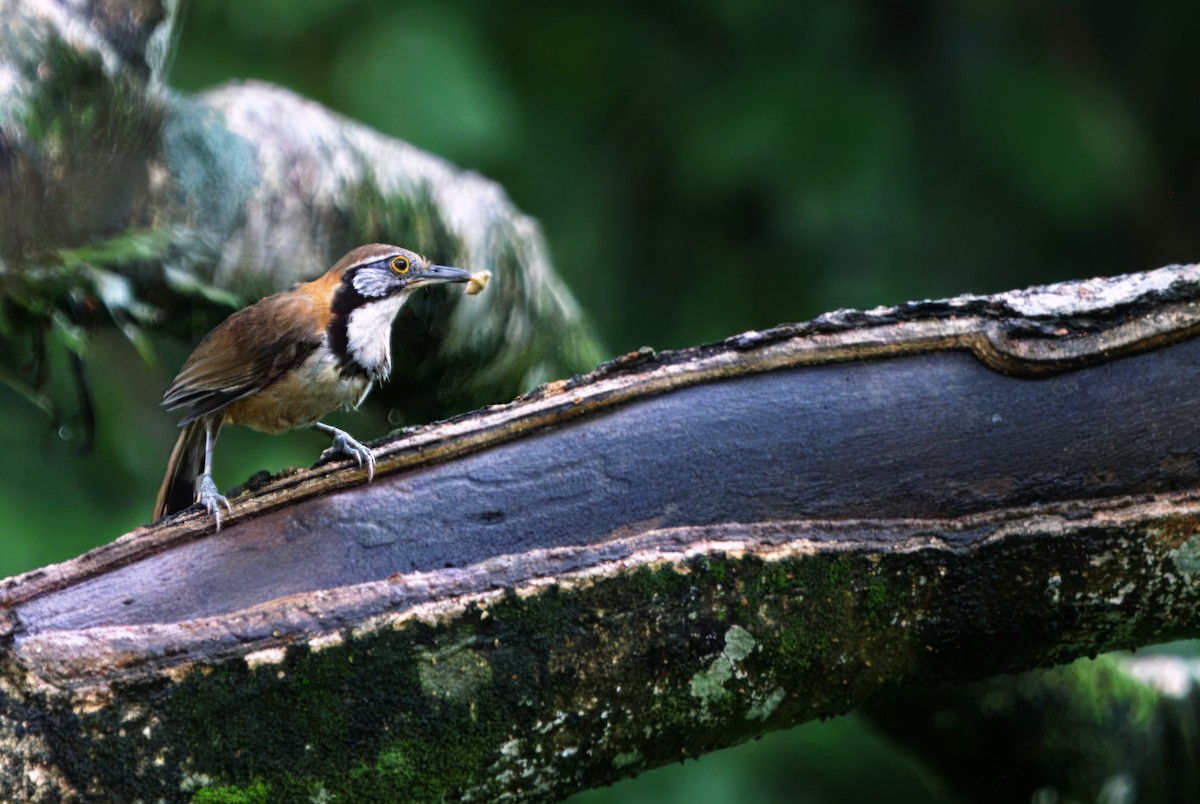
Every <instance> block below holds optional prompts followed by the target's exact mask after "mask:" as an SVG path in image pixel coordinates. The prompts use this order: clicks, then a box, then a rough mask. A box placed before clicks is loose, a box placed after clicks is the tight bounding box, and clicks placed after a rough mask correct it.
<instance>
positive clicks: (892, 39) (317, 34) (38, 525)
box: [0, 0, 1200, 802]
mask: <svg viewBox="0 0 1200 804" xmlns="http://www.w3.org/2000/svg"><path fill="white" fill-rule="evenodd" d="M1198 30H1200V4H1197V5H1196V6H1192V5H1190V4H1172V5H1171V6H1170V7H1169V9H1168V7H1167V6H1166V4H1130V3H1117V2H1111V1H1107V0H1104V1H1096V2H1084V1H1083V0H1076V1H1075V2H1069V1H1067V2H1055V3H1019V2H1010V1H1008V0H976V1H974V2H966V1H965V0H944V1H943V2H933V1H930V2H918V1H917V0H907V1H906V0H899V1H898V2H890V3H864V2H853V1H852V0H823V1H822V0H804V2H771V1H770V0H708V1H707V2H689V3H683V2H661V3H635V2H614V1H613V0H607V1H606V2H596V1H595V0H584V2H576V3H572V4H559V5H550V4H543V3H536V4H535V3H532V2H525V1H524V0H516V1H515V2H514V1H512V0H510V2H506V3H502V4H501V3H490V2H483V0H475V2H460V3H453V4H444V3H434V2H392V0H320V1H319V2H318V1H316V0H314V1H313V2H308V3H294V2H291V1H290V0H259V2H256V3H245V2H238V1H237V0H204V2H193V3H189V4H186V7H185V10H184V14H183V23H182V26H181V31H180V33H179V41H178V46H177V50H176V56H175V60H174V63H173V67H172V69H171V71H170V84H171V86H172V87H173V89H175V90H178V91H182V92H193V91H199V90H202V89H205V88H207V87H211V86H214V85H216V84H219V83H221V82H224V81H229V80H234V79H246V78H254V79H261V80H266V81H271V82H274V83H277V84H281V85H283V86H286V87H289V88H291V89H293V90H295V91H297V92H299V93H301V94H303V95H306V96H308V97H310V98H313V99H315V100H317V101H319V102H321V103H323V104H325V105H327V106H329V107H331V108H333V109H335V110H337V111H339V112H341V113H343V114H345V115H347V116H348V117H352V118H354V119H356V120H359V121H362V122H364V123H366V124H368V125H370V126H373V127H375V128H377V129H379V130H380V131H382V132H385V133H386V134H389V135H392V136H395V137H398V138H401V139H404V140H407V141H409V142H412V143H413V144H415V145H417V146H419V147H421V148H424V149H426V150H428V151H431V152H433V153H436V154H438V155H440V156H442V157H445V158H446V159H448V160H450V161H451V162H454V163H455V164H457V165H460V166H463V167H467V168H471V169H474V170H477V171H479V172H481V173H483V174H485V175H487V176H489V177H491V178H493V179H495V180H497V181H499V182H500V183H501V184H502V185H503V186H504V187H505V188H507V191H508V192H509V194H510V195H511V196H512V198H513V200H514V201H515V202H516V204H517V206H518V207H520V208H521V209H523V210H524V211H525V212H527V213H529V214H531V215H533V216H534V217H536V218H538V219H539V220H540V221H541V224H542V227H543V230H544V232H545V235H546V238H547V240H548V241H549V243H550V246H551V251H552V253H553V255H554V261H555V264H556V266H557V269H558V270H559V272H560V273H561V274H562V275H563V276H564V277H565V278H566V281H567V283H568V284H569V285H570V286H571V288H572V289H573V290H574V292H575V294H576V296H577V298H578V299H579V301H580V303H581V304H582V306H583V307H584V308H585V309H586V310H587V311H588V313H589V315H590V316H591V318H592V320H593V322H594V324H595V326H596V328H597V330H598V332H599V334H600V337H601V339H602V341H603V343H604V345H605V348H606V354H607V355H608V356H611V355H615V354H619V353H621V352H625V351H628V350H630V349H634V348H637V347H639V346H642V345H649V346H653V347H655V348H657V349H665V348H672V347H681V346H687V345H690V344H695V343H700V342H704V341H712V340H717V339H720V338H723V337H725V336H727V335H730V334H733V333H736V332H739V331H742V330H746V329H761V328H765V327H769V326H771V325H773V324H776V323H781V322H786V321H798V320H804V319H808V318H811V317H813V316H815V315H818V314H819V313H821V312H823V311H826V310H831V309H835V308H841V307H860V308H865V307H873V306H876V305H881V304H893V303H897V302H901V301H905V300H908V299H914V298H925V297H941V296H949V295H955V294H959V293H991V292H996V291H1000V290H1006V289H1010V288H1015V287H1022V286H1025V285H1029V284H1040V283H1046V282H1051V281H1056V280H1062V279H1071V278H1082V277H1088V276H1094V275H1108V274H1117V273H1124V272H1128V271H1140V270H1147V269H1151V268H1155V267H1158V266H1160V265H1165V264H1168V263H1173V262H1191V261H1194V260H1196V259H1197V258H1198V257H1200V231H1198V229H1197V227H1196V226H1195V225H1194V224H1193V217H1194V216H1193V214H1192V212H1193V210H1195V209H1197V208H1198V202H1200V168H1198V166H1197V162H1196V158H1195V154H1196V153H1197V149H1196V147H1195V143H1197V142H1198V141H1200V104H1197V103H1196V100H1197V99H1196V92H1195V82H1194V81H1193V80H1191V79H1186V76H1187V75H1191V74H1192V73H1191V70H1192V69H1194V63H1193V59H1194V41H1195V36H1194V34H1195V33H1196V32H1197V31H1198ZM90 348H91V350H92V352H91V354H90V355H89V361H90V362H91V364H92V365H93V367H94V369H93V374H92V381H93V390H94V392H95V397H96V400H95V401H96V408H97V415H98V419H99V430H98V432H97V436H96V442H95V444H94V447H93V448H92V449H91V450H90V451H89V452H86V453H84V452H83V451H82V450H81V447H82V446H83V444H82V440H83V436H82V434H81V433H80V432H79V431H78V430H79V428H72V427H71V426H70V425H69V424H68V425H66V426H61V427H57V426H56V427H51V426H50V425H49V424H48V421H49V420H48V419H47V418H46V417H45V416H44V415H43V414H42V412H41V411H39V410H38V408H37V406H36V405H35V404H31V402H30V401H29V400H28V399H25V398H22V397H21V396H19V395H17V394H15V393H13V392H12V391H11V389H9V388H7V387H5V386H3V385H2V384H0V410H2V411H3V413H4V417H5V427H4V428H3V430H2V431H0V449H2V450H3V454H4V455H5V456H6V457H5V459H4V460H3V461H0V530H2V535H3V541H2V550H0V576H4V575H9V574H13V573H16V572H20V571H23V570H27V569H30V568H33V567H36V566H40V565H42V564H45V563H48V562H52V561H59V560H63V559H66V558H69V557H71V556H74V555H76V554H78V553H79V552H81V551H83V550H85V549H87V548H88V547H91V546H93V545H94V544H96V543H98V542H100V541H107V540H109V539H111V538H113V537H115V536H116V535H117V534H119V533H122V532H124V531H126V530H129V529H131V528H133V527H135V526H137V525H139V524H142V523H144V522H145V521H146V519H147V518H148V515H149V509H150V506H151V504H152V501H153V498H154V494H155V491H156V490H157V485H158V482H159V480H160V478H161V472H162V469H163V466H164V464H165V461H166V456H167V454H168V452H169V450H170V445H171V443H172V442H173V440H174V437H175V432H174V424H173V421H172V420H171V419H170V417H169V416H167V415H166V414H163V413H161V412H159V411H158V410H157V409H156V407H155V405H156V402H157V400H158V399H159V398H160V396H161V393H162V390H163V388H165V386H166V384H167V383H168V381H169V380H170V377H171V376H173V374H174V371H175V370H176V369H177V368H178V366H179V365H180V364H181V362H182V360H183V358H184V357H185V356H186V353H187V349H188V345H187V344H171V343H162V344H157V343H156V344H155V353H156V359H157V364H156V365H155V366H153V367H147V366H146V365H145V364H144V363H143V362H142V361H141V360H140V359H139V358H138V357H137V355H136V354H135V353H134V352H133V350H132V347H130V346H129V345H128V343H127V342H126V341H125V340H124V339H122V338H121V337H120V336H119V335H112V336H100V337H98V338H97V339H96V340H95V341H94V342H93V343H92V346H91V347H90ZM54 359H55V360H57V361H59V362H60V366H59V367H58V368H59V369H62V368H63V366H65V365H66V363H65V360H66V358H65V356H64V355H61V354H60V355H57V356H54ZM51 377H52V385H51V387H50V389H49V392H50V393H51V394H54V395H57V396H58V398H59V399H67V400H70V398H71V395H72V394H73V393H74V392H73V389H72V385H71V383H70V371H69V370H55V371H52V372H51ZM53 378H58V379H53ZM131 397H133V398H134V399H136V400H138V401H137V402H136V403H135V404H133V405H130V404H129V402H128V400H129V399H130V398H131ZM496 401H506V400H496ZM68 407H69V404H68ZM350 426H351V427H352V429H353V430H354V432H355V433H356V434H358V435H359V436H360V437H362V436H366V437H374V436H377V435H380V434H382V433H383V432H385V431H386V430H387V423H386V421H385V420H384V419H383V417H382V416H378V415H377V416H375V417H374V418H372V417H370V416H364V417H359V418H357V419H355V420H354V423H352V424H351V425H350ZM324 446H326V442H325V441H324V440H323V439H321V438H320V437H319V436H316V435H315V434H311V433H297V434H294V435H291V436H287V437H283V438H271V437H266V436H258V435H256V434H252V433H242V432H238V431H237V430H236V429H234V430H230V431H229V432H228V433H226V434H223V435H222V450H221V451H220V452H219V453H218V455H219V458H218V466H217V476H218V479H219V482H220V483H221V484H222V485H223V486H226V487H228V486H231V485H233V484H234V483H236V482H240V481H241V480H243V479H244V478H246V477H247V476H248V475H249V474H250V473H251V472H253V471H256V470H258V469H269V470H272V471H275V470H278V469H279V468H281V467H283V466H286V465H307V464H309V463H311V462H312V460H313V459H314V457H315V455H316V454H317V453H318V452H319V451H320V449H322V448H323V447H324ZM66 501H69V504H64V502H66ZM931 784H932V783H931V782H929V781H928V780H927V779H926V778H925V777H924V776H923V775H922V773H921V771H920V769H919V768H918V767H917V766H916V765H915V764H914V763H912V762H911V761H909V760H907V759H906V758H905V757H904V756H903V754H902V753H899V752H897V751H896V750H895V749H894V748H891V747H889V746H887V745H885V744H884V743H883V742H882V741H881V740H879V739H878V738H876V737H874V736H873V735H872V734H871V733H870V732H869V730H867V729H866V727H864V726H863V725H861V724H860V723H859V722H858V721H856V720H854V719H846V718H843V719H840V720H837V721H834V722H830V723H826V724H809V725H807V726H804V727H801V728H799V729H795V730H792V731H790V732H788V733H786V734H783V735H773V736H768V737H767V738H764V739H763V740H762V741H760V742H758V743H755V744H752V745H750V746H744V747H741V748H738V749H732V750H729V751H725V752H719V753H717V754H714V755H710V756H708V757H705V758H703V759H702V760H700V761H699V762H698V763H691V762H689V763H688V765H687V767H684V768H668V769H663V770H661V771H657V772H654V773H649V774H646V775H644V776H643V777H642V778H640V779H638V780H635V781H633V782H626V783H623V784H622V785H620V786H618V787H617V788H613V789H611V790H608V791H599V792H595V793H589V794H586V795H583V796H580V797H579V801H589V802H599V801H603V800H608V799H610V798H612V797H613V796H618V795H619V796H620V797H622V799H623V800H626V801H636V800H639V798H640V799H641V800H646V801H649V800H654V801H684V800H686V801H690V802H700V801H801V800H802V801H831V802H832V801H846V802H851V801H881V800H889V801H900V800H909V801H924V800H937V801H950V800H952V799H950V798H949V797H947V796H946V795H945V794H942V793H940V792H938V791H937V790H935V789H934V788H933V787H932V786H931Z"/></svg>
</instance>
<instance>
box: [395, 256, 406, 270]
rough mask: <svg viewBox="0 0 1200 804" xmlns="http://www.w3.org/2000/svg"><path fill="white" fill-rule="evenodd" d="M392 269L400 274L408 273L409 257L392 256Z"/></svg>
mask: <svg viewBox="0 0 1200 804" xmlns="http://www.w3.org/2000/svg"><path fill="white" fill-rule="evenodd" d="M392 270H393V271H395V272H396V273H398V274H406V273H408V258H407V257H392Z"/></svg>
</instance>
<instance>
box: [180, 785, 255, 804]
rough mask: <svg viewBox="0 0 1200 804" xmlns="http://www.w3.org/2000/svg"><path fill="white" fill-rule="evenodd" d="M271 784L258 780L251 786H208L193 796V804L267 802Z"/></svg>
mask: <svg viewBox="0 0 1200 804" xmlns="http://www.w3.org/2000/svg"><path fill="white" fill-rule="evenodd" d="M271 800H272V799H271V786H270V785H268V784H265V783H263V782H258V783H255V784H252V785H250V786H249V787H206V788H204V789H202V790H197V791H196V793H195V795H193V796H192V804H267V802H269V801H271Z"/></svg>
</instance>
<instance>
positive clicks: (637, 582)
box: [0, 266, 1200, 800]
mask: <svg viewBox="0 0 1200 804" xmlns="http://www.w3.org/2000/svg"><path fill="white" fill-rule="evenodd" d="M1198 281H1200V268H1198V267H1196V266H1185V267H1173V268H1166V269H1162V270H1159V271H1155V272H1151V273H1147V274H1138V275H1131V276H1127V277H1118V278H1115V279H1104V280H1100V279H1098V280H1089V281H1087V282H1079V283H1066V284H1062V285H1056V286H1051V287H1047V288H1036V289H1032V290H1029V291H1024V292H1018V293H1011V294H1003V295H999V296H994V297H962V298H958V299H952V300H949V301H943V302H921V303H914V304H909V305H904V306H901V307H897V308H889V309H878V310H873V311H869V312H865V313H860V312H852V311H842V312H838V313H833V314H830V315H827V316H823V317H821V318H819V319H817V320H816V321H813V322H810V323H807V324H799V325H789V326H785V327H780V328H777V329H774V330H770V331H766V332H761V333H758V332H753V333H743V334H741V335H738V336H736V337H733V338H730V339H728V340H726V341H725V342H723V343H720V344H714V345H709V346H701V347H696V348H693V349H687V350H683V351H679V352H671V353H664V354H655V353H653V352H650V351H649V350H644V351H642V352H637V353H632V354H630V355H627V356H626V357H624V358H622V359H620V360H617V361H614V362H613V363H610V364H606V365H604V366H601V367H600V368H598V369H597V370H595V371H594V372H592V373H590V374H588V375H584V376H578V377H574V378H572V379H570V380H564V381H559V382H555V383H551V384H549V385H547V386H544V387H542V388H539V389H538V390H536V391H534V392H532V393H530V394H529V395H527V396H525V397H522V398H520V399H518V400H516V401H515V402H513V403H511V404H508V405H503V406H494V407H492V408H487V409H484V410H480V411H477V412H475V413H472V414H469V415H466V416H462V417H458V418H456V419H452V420H448V421H445V422H441V423H437V424H434V425H431V426H428V427H425V428H421V429H419V430H416V431H411V432H407V433H404V434H401V435H399V436H397V437H395V438H392V439H389V440H387V441H385V442H383V443H380V444H378V445H377V447H378V449H379V453H380V460H379V463H378V466H377V478H376V480H375V481H374V482H373V483H369V484H368V483H366V482H365V480H366V478H365V476H364V473H363V472H362V471H361V470H359V469H357V468H356V467H353V466H351V465H349V464H348V463H345V462H342V463H337V464H329V465H324V466H318V467H314V468H312V469H308V470H303V471H297V472H294V473H292V474H288V475H284V476H281V477H277V478H273V479H270V480H267V481H264V482H262V483H257V484H255V485H254V487H253V488H252V489H250V490H247V491H244V492H243V493H242V494H240V495H239V496H236V497H234V498H232V499H233V504H234V512H233V514H232V515H231V516H229V517H228V518H227V519H226V520H224V521H225V524H224V525H223V527H222V530H221V532H220V533H218V534H214V533H212V532H211V530H212V529H211V523H210V522H209V521H208V519H207V518H206V517H205V516H204V515H202V514H200V513H198V512H191V511H189V512H184V513H182V514H180V515H177V516H175V517H173V518H171V519H168V520H165V521H163V522H160V523H157V524H156V525H154V526H151V527H147V528H142V529H139V530H137V531H134V532H133V533H130V534H127V535H126V536H124V537H122V538H121V539H119V540H117V541H116V542H114V543H112V544H109V545H106V546H104V547H101V548H98V549H96V550H94V551H92V552H90V553H88V554H86V555H84V556H81V557H80V558H78V559H75V560H73V561H70V562H66V563H64V564H61V565H57V566H52V567H47V568H45V569H42V570H38V571H35V572H32V573H27V574H25V575H23V576H19V577H17V578H12V579H9V580H7V581H4V582H0V606H2V607H3V610H4V626H3V639H4V643H3V644H4V653H3V655H2V658H0V662H2V663H0V667H2V668H3V670H2V673H0V684H2V688H0V689H2V691H3V694H4V699H3V701H4V705H3V713H4V714H3V715H2V716H0V762H3V763H5V768H6V770H7V772H5V773H2V774H0V795H3V796H4V797H7V798H20V797H22V796H26V797H30V798H33V799H41V800H57V799H59V798H62V797H64V796H66V797H70V795H75V796H78V797H79V798H81V799H84V800H105V799H111V798H115V799H119V800H134V799H142V800H152V799H158V798H165V799H167V800H188V799H189V798H190V797H192V796H193V795H195V796H198V797H200V798H202V797H203V796H204V795H209V794H213V795H215V793H213V791H214V790H220V789H223V788H230V789H225V790H223V794H224V793H229V794H230V795H232V794H234V793H235V792H236V793H238V794H243V795H245V796H247V797H250V798H251V799H252V797H253V796H254V795H268V794H269V796H270V797H271V798H272V799H279V800H295V799H307V798H309V797H311V796H315V795H319V794H321V793H322V791H324V792H325V793H329V794H333V795H337V796H345V797H347V798H348V799H349V800H356V799H366V800H372V797H374V800H403V799H412V800H427V799H430V798H436V797H439V796H450V797H464V798H469V799H490V798H497V797H502V796H518V797H523V798H530V799H553V798H558V797H561V796H563V795H565V794H567V793H570V792H572V791H575V790H579V789H583V788H587V787H593V786H599V785H603V784H607V783H609V782H612V781H614V780H615V779H618V778H620V777H622V776H627V775H630V774H634V773H637V772H639V771H641V770H643V769H646V768H651V767H655V766H657V765H661V764H664V763H667V762H671V761H676V760H679V759H682V758H685V757H688V756H695V755H698V754H701V753H703V752H705V751H709V750H712V749H714V748H719V747H722V746H725V745H730V744H733V743H736V742H739V741H741V740H744V739H748V738H750V737H752V736H754V735H757V734H760V733H762V732H763V731H766V730H769V729H777V728H785V727H787V726H790V725H793V724H796V723H800V722H803V721H805V720H808V719H811V718H814V717H821V716H828V715H833V714H838V713H842V712H845V711H847V710H849V709H850V708H852V707H854V706H856V705H858V704H859V703H862V702H864V701H869V700H872V699H874V698H875V697H876V696H878V695H880V694H881V693H884V692H887V691H894V690H896V689H900V688H904V687H908V686H911V685H914V684H924V683H928V682H930V681H936V680H946V681H962V680H971V679H979V678H984V677H988V676H992V675H995V674H997V673H1002V672H1011V671H1017V670H1023V669H1028V668H1033V667H1041V666H1047V665H1051V664H1056V663H1061V662H1065V661H1069V660H1071V659H1074V658H1076V657H1079V656H1090V655H1094V654H1096V653H1097V652H1100V651H1107V650H1113V649H1119V648H1130V647H1136V646H1140V645H1145V644H1148V643H1151V642H1161V641H1164V640H1168V639H1174V638H1182V637H1186V636H1195V635H1196V634H1197V633H1198V632H1200V629H1198V625H1200V622H1198V618H1200V615H1197V613H1196V612H1197V611H1200V608H1198V607H1197V603H1198V602H1200V574H1198V573H1200V560H1197V557H1198V556H1200V540H1197V538H1196V535H1195V534H1196V532H1197V526H1198V523H1200V497H1198V496H1197V494H1196V487H1197V481H1198V480H1200V425H1198V424H1197V422H1198V421H1200V417H1198V416H1197V413H1198V411H1197V406H1198V404H1200V403H1197V401H1196V395H1195V393H1194V382H1193V377H1192V374H1193V371H1192V368H1193V367H1194V366H1195V365H1197V362H1198V361H1200V342H1198V341H1196V340H1194V339H1193V338H1192V336H1193V335H1194V334H1195V331H1196V327H1197V324H1198V323H1200V309H1198V308H1197V307H1196V305H1195V303H1194V301H1193V299H1194V298H1195V294H1196V291H1197V287H1198V284H1197V283H1198ZM30 724H34V725H32V726H31V725H30ZM204 791H207V792H204Z"/></svg>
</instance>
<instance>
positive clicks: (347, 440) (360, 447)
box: [321, 424, 375, 483]
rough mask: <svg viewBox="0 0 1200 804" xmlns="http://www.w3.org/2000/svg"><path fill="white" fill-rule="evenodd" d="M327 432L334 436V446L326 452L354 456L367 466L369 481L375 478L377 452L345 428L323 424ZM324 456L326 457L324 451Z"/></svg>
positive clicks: (358, 461)
mask: <svg viewBox="0 0 1200 804" xmlns="http://www.w3.org/2000/svg"><path fill="white" fill-rule="evenodd" d="M323 427H324V429H325V430H326V432H328V433H329V434H330V435H332V436H333V446H332V447H330V448H329V449H327V450H326V451H325V452H326V453H332V454H334V455H337V454H341V455H345V456H346V457H348V458H353V459H354V460H355V461H356V462H357V463H358V465H359V466H360V467H363V466H365V467H366V468H367V482H368V483H369V482H371V481H372V480H374V479H375V453H374V452H372V451H371V448H370V447H368V446H367V445H366V444H364V443H362V442H361V441H359V440H358V439H357V438H355V437H354V436H352V435H350V434H349V433H347V432H346V431H345V430H339V429H337V428H336V427H330V426H329V425H327V424H326V425H324V426H323ZM321 457H322V458H324V457H325V454H324V453H323V454H322V455H321Z"/></svg>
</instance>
